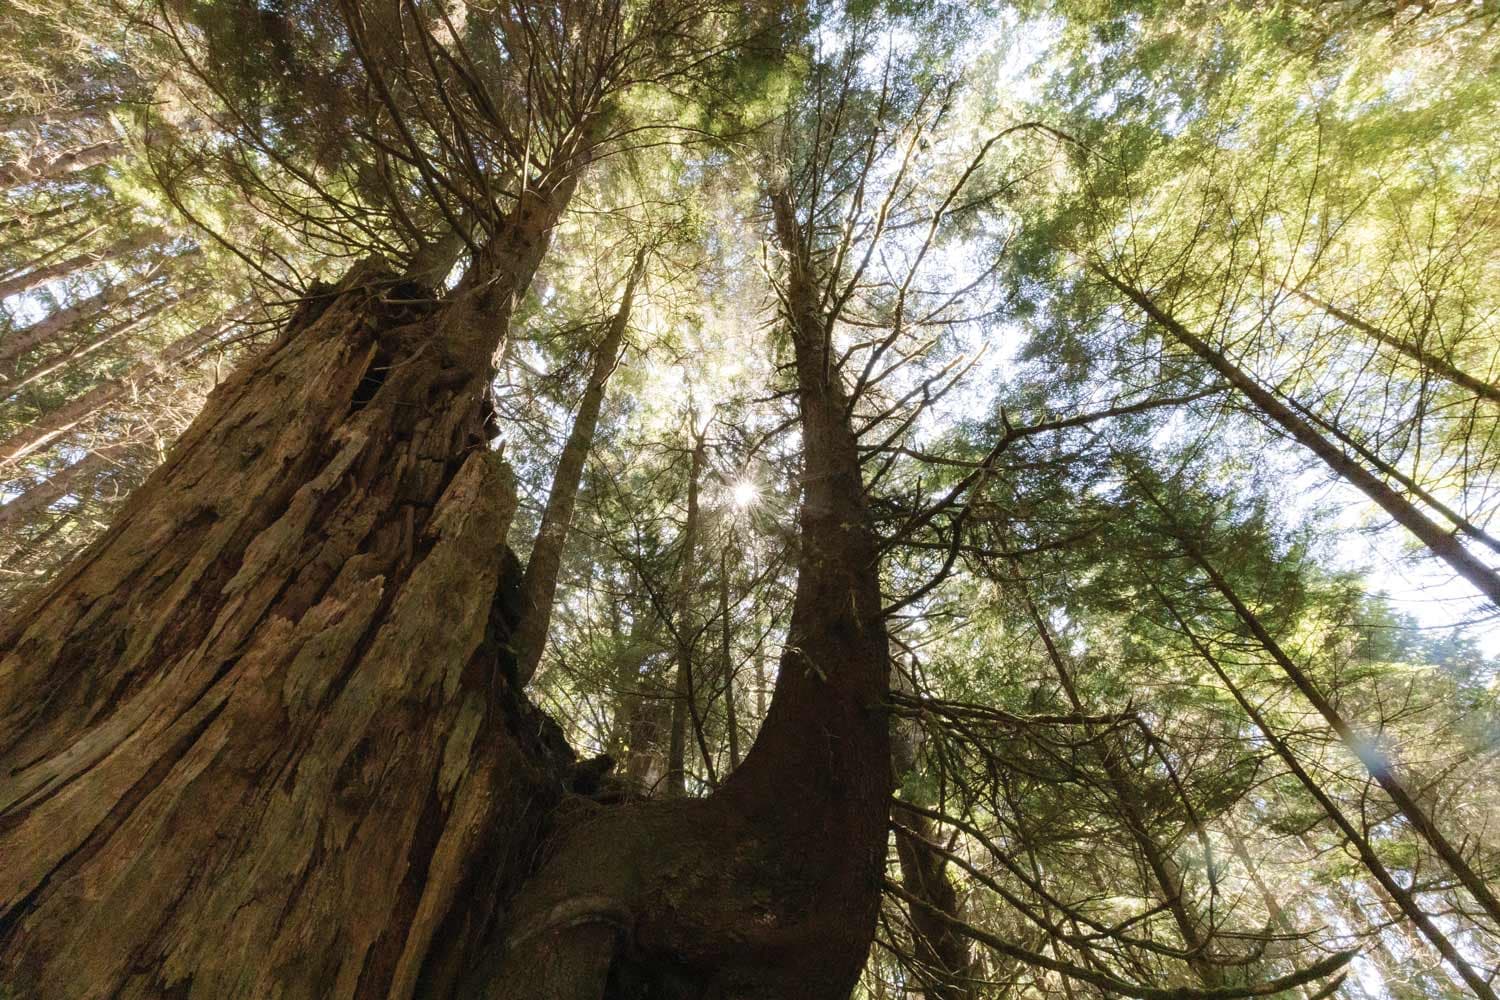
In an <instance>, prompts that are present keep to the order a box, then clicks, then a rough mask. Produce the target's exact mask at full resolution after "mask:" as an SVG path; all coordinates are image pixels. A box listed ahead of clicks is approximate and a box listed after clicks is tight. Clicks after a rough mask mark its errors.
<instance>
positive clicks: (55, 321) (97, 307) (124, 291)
mask: <svg viewBox="0 0 1500 1000" xmlns="http://www.w3.org/2000/svg"><path fill="white" fill-rule="evenodd" d="M143 283H144V282H124V283H121V284H118V285H106V286H105V287H104V288H103V289H101V290H100V291H98V292H95V293H94V294H93V295H90V296H89V297H88V298H86V299H83V300H81V301H78V302H75V303H73V304H72V305H70V306H65V307H64V308H62V309H58V310H56V311H55V312H52V313H49V314H48V315H46V316H43V317H42V318H41V319H39V320H37V321H36V322H35V323H33V324H31V325H30V326H28V327H26V328H25V329H22V330H15V331H13V332H12V333H11V334H10V336H8V337H6V338H5V340H4V341H0V368H10V367H13V366H14V365H15V363H16V362H17V361H20V360H21V358H22V357H23V356H25V354H26V353H27V352H29V351H32V350H34V349H35V348H37V347H39V346H41V345H42V344H45V343H46V342H47V341H49V340H51V339H53V338H54V337H56V336H57V335H58V334H59V333H62V332H63V331H64V330H67V329H69V328H70V327H72V326H73V325H74V324H75V323H79V322H81V321H83V320H87V319H92V318H93V317H94V316H96V315H98V314H99V313H101V312H103V311H104V310H105V309H107V308H109V307H110V306H113V305H114V304H115V303H117V302H120V301H123V300H124V299H125V298H127V297H128V296H129V295H130V293H131V292H133V291H134V290H135V289H136V288H137V287H139V285H140V284H143Z"/></svg>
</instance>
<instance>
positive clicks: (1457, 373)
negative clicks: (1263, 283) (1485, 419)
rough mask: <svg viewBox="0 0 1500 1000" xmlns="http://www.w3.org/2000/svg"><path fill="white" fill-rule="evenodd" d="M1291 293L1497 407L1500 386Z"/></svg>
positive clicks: (1312, 298) (1311, 298)
mask: <svg viewBox="0 0 1500 1000" xmlns="http://www.w3.org/2000/svg"><path fill="white" fill-rule="evenodd" d="M1293 294H1295V295H1296V296H1297V297H1298V298H1300V299H1302V300H1303V301H1304V302H1306V303H1308V304H1309V305H1313V306H1316V307H1317V308H1319V309H1321V310H1323V311H1324V312H1326V313H1327V314H1328V315H1330V316H1332V317H1333V318H1334V319H1337V320H1338V321H1339V322H1340V323H1343V324H1344V325H1345V326H1347V327H1350V328H1351V329H1355V330H1358V331H1359V332H1360V333H1363V334H1364V335H1365V336H1367V337H1369V338H1370V339H1371V340H1373V341H1375V342H1376V343H1377V344H1384V345H1385V346H1386V347H1389V348H1391V349H1393V350H1395V351H1396V352H1398V353H1400V354H1403V355H1405V356H1406V358H1407V359H1408V360H1411V361H1415V362H1416V363H1417V364H1418V365H1419V366H1421V367H1422V368H1424V369H1425V370H1427V371H1430V372H1432V373H1433V374H1435V375H1438V376H1440V377H1442V378H1444V379H1447V380H1448V381H1449V382H1452V383H1453V384H1454V385H1457V386H1461V387H1463V388H1465V389H1467V390H1469V391H1470V392H1472V393H1474V395H1476V396H1478V397H1479V398H1480V399H1483V400H1484V401H1485V402H1487V403H1491V404H1494V405H1500V386H1495V385H1492V384H1490V383H1489V382H1486V381H1484V380H1483V379H1480V378H1475V377H1474V376H1473V375H1470V374H1469V373H1467V372H1465V371H1463V370H1461V369H1460V368H1459V367H1458V366H1457V365H1454V364H1453V363H1452V362H1450V361H1447V360H1446V359H1444V358H1440V357H1438V356H1437V355H1436V354H1433V353H1432V352H1431V351H1428V350H1425V349H1424V348H1422V347H1421V346H1420V345H1418V344H1413V343H1411V342H1409V341H1407V340H1405V339H1403V338H1401V337H1397V336H1396V335H1394V334H1391V333H1387V332H1386V331H1384V330H1382V329H1380V327H1378V326H1376V325H1375V324H1373V323H1371V322H1369V321H1367V320H1363V319H1360V318H1359V317H1358V316H1356V315H1354V314H1353V313H1351V312H1349V311H1347V310H1345V309H1340V308H1339V307H1338V306H1336V305H1334V304H1333V303H1332V302H1325V301H1323V300H1322V299H1320V298H1318V297H1317V296H1315V295H1311V294H1309V293H1307V292H1304V291H1302V290H1301V289H1293Z"/></svg>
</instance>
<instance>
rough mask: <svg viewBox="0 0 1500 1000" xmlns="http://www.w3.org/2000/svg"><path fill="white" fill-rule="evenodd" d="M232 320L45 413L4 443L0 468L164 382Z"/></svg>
mask: <svg viewBox="0 0 1500 1000" xmlns="http://www.w3.org/2000/svg"><path fill="white" fill-rule="evenodd" d="M230 321H231V319H230V318H219V319H214V320H211V321H209V322H208V323H205V324H203V325H202V326H200V327H198V328H197V329H196V330H194V331H193V332H192V333H190V334H188V335H187V336H185V337H182V338H181V339H179V340H177V341H174V342H173V343H172V344H171V345H169V346H168V347H167V348H166V349H165V350H163V351H161V352H160V353H159V354H157V355H156V356H155V357H151V358H147V359H146V360H145V361H142V362H140V363H138V364H136V365H135V366H134V367H132V368H131V369H130V370H129V371H128V372H126V373H125V374H123V375H120V376H119V377H117V378H112V379H108V380H107V381H104V382H100V383H99V384H98V385H96V386H94V387H93V388H92V389H90V390H89V391H88V392H85V393H84V394H83V395H81V396H78V397H76V398H74V399H71V400H69V401H68V402H66V403H64V404H63V405H62V406H59V407H57V409H55V410H52V411H51V412H49V413H44V414H43V415H42V416H41V417H40V418H39V419H37V420H36V421H35V422H33V423H32V424H30V425H29V426H27V427H23V428H21V429H20V430H18V431H16V433H14V434H12V435H11V436H10V437H9V438H7V439H6V440H5V441H3V442H0V469H3V468H4V467H5V466H7V465H10V464H12V463H15V462H18V461H20V460H21V459H23V458H25V457H26V456H28V455H30V454H33V453H34V452H36V451H37V450H38V449H41V448H45V447H46V446H47V445H49V444H51V443H52V442H54V441H56V440H57V439H58V438H60V437H62V436H63V435H64V434H66V433H68V432H69V431H71V430H72V429H73V428H75V427H77V426H78V425H79V424H81V423H83V422H85V421H87V420H89V419H90V418H91V417H93V416H94V415H95V414H97V413H99V412H100V411H101V410H103V409H104V408H105V407H107V406H109V405H110V404H112V403H114V402H115V401H117V400H119V399H121V398H123V397H125V396H126V395H127V394H129V393H130V392H132V391H133V390H135V389H139V388H141V387H144V386H148V385H150V384H152V383H153V382H156V381H158V380H160V379H161V378H163V377H164V376H165V375H166V374H167V373H168V372H170V371H171V369H172V367H173V366H175V365H180V364H182V363H183V362H185V361H188V360H189V359H191V358H192V357H194V356H195V355H197V353H198V352H199V351H200V350H202V349H203V348H204V347H205V346H206V345H208V344H209V343H210V342H211V341H213V340H214V339H215V338H216V337H218V336H219V334H220V333H222V332H223V330H224V329H225V327H226V326H227V325H228V323H229V322H230ZM0 391H3V390H0Z"/></svg>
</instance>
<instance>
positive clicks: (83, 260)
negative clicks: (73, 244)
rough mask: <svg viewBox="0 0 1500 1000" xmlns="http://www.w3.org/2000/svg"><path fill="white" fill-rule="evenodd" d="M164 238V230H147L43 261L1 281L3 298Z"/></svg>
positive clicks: (0, 296) (0, 293)
mask: <svg viewBox="0 0 1500 1000" xmlns="http://www.w3.org/2000/svg"><path fill="white" fill-rule="evenodd" d="M159 239H161V233H160V232H158V231H156V230H154V229H153V230H147V231H146V232H143V233H138V234H137V235H135V236H126V237H123V238H121V239H118V240H116V241H115V242H113V243H111V244H110V245H109V246H107V247H105V248H103V249H102V250H94V251H90V252H87V253H79V254H74V255H73V256H71V257H66V258H64V259H62V260H59V261H54V262H53V263H51V264H42V265H39V266H37V267H34V268H31V269H30V270H28V271H26V272H25V273H24V274H17V275H13V276H11V277H9V278H6V279H5V280H3V281H0V298H5V297H7V296H10V295H20V294H21V293H22V292H29V291H31V290H32V289H33V288H37V287H39V286H41V285H45V284H46V283H47V282H49V281H55V280H56V279H58V278H65V277H67V276H68V275H70V274H73V273H75V272H77V271H81V270H83V269H84V268H86V267H92V266H93V265H95V264H100V263H103V262H104V261H107V260H114V259H115V258H117V257H123V256H125V255H127V254H132V253H135V252H136V251H137V250H140V249H141V248H142V247H145V246H148V245H149V244H151V243H153V242H155V241H156V240H159Z"/></svg>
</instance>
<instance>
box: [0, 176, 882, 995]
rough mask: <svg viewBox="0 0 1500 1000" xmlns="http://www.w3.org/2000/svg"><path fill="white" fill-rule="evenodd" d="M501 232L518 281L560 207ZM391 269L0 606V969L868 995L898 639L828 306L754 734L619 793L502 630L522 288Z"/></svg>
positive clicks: (160, 983) (121, 986)
mask: <svg viewBox="0 0 1500 1000" xmlns="http://www.w3.org/2000/svg"><path fill="white" fill-rule="evenodd" d="M564 200H565V199H564ZM539 218H540V216H539ZM551 218H552V219H555V218H556V216H555V213H554V214H553V215H551ZM544 221H545V220H544ZM541 232H542V233H545V227H544V228H542V230H541ZM512 236H513V237H514V239H512V242H513V243H514V244H515V245H514V246H513V247H511V248H510V249H508V250H507V249H505V248H501V249H500V250H497V251H496V252H495V254H494V256H493V258H492V260H493V261H498V262H504V261H505V260H507V259H508V260H509V261H510V264H509V267H508V271H509V273H510V274H512V275H516V274H523V275H525V276H526V277H528V278H529V273H530V272H529V270H527V269H526V267H525V265H526V264H528V263H530V264H531V265H532V266H533V267H534V261H535V260H537V259H539V257H540V254H541V252H542V248H543V247H544V246H545V239H544V238H542V237H539V236H538V234H537V231H536V227H533V226H518V229H517V232H516V233H515V234H511V235H509V236H507V239H511V238H512ZM502 251H503V252H502ZM507 255H508V257H507ZM494 266H495V268H496V272H494V273H499V272H498V267H499V264H495V265H494ZM398 282H399V279H397V278H396V276H395V275H393V274H391V273H390V272H389V271H385V270H382V269H380V268H379V267H376V266H361V267H360V268H358V269H356V270H355V271H354V272H353V273H351V274H350V275H349V276H348V277H347V278H346V279H345V281H344V282H343V283H342V284H341V285H340V287H339V288H338V289H337V290H336V291H333V292H330V293H328V294H325V295H321V296H318V297H315V298H314V299H312V300H310V301H309V302H308V303H306V304H305V305H304V306H303V307H302V308H301V310H300V311H299V314H298V315H297V316H295V317H294V318H293V319H292V320H291V322H290V323H289V324H288V326H287V328H286V330H285V333H284V335H283V337H282V338H281V339H280V340H279V341H278V343H277V344H275V345H274V346H273V347H272V348H271V349H270V350H269V351H268V353H267V354H266V355H264V356H263V357H262V358H261V359H259V361H258V362H256V363H255V364H253V365H251V366H249V367H248V368H246V369H245V370H244V371H242V372H241V373H239V374H237V375H235V376H234V377H232V378H231V379H230V380H229V381H227V382H226V383H225V384H224V385H222V386H221V387H220V388H219V389H217V390H216V391H215V392H214V393H213V394H212V396H211V397H210V400H209V402H208V404H207V406H206V407H205V409H204V411H203V413H202V415H201V416H200V417H199V419H198V420H197V421H196V422H195V423H194V425H193V427H192V428H190V430H189V431H188V432H187V434H186V435H185V436H184V438H183V439H182V441H181V442H180V443H179V444H178V446H177V447H176V449H175V450H174V452H173V454H172V455H171V457H170V458H169V459H168V461H167V463H166V464H165V465H164V466H163V467H162V468H160V469H158V470H157V472H156V473H154V474H153V475H152V477H151V478H150V479H149V480H148V482H147V483H146V485H145V486H143V487H142V488H141V489H140V490H139V491H138V492H137V493H136V495H135V496H134V497H133V498H132V499H131V500H130V501H129V502H128V503H127V505H126V507H125V510H124V511H123V513H122V514H121V516H120V517H119V519H118V520H117V521H116V523H115V524H114V525H113V526H112V527H111V528H110V530H109V531H108V532H107V533H106V535H105V536H104V537H103V538H102V539H101V540H99V541H98V542H96V543H95V544H94V545H93V546H91V547H90V548H89V549H88V550H87V551H86V552H85V553H84V554H83V555H82V556H80V557H79V559H77V560H76V561H75V562H74V563H73V564H72V565H71V566H69V567H68V568H67V569H66V570H65V571H64V572H63V573H62V574H61V575H60V576H59V577H58V579H57V580H56V581H54V582H53V583H52V584H51V585H50V586H49V587H48V588H46V589H45V590H44V591H42V592H41V593H39V594H38V595H36V596H35V597H34V598H33V599H32V601H31V602H30V603H29V605H28V606H26V607H24V608H22V609H21V610H20V612H19V614H17V615H16V616H14V617H13V618H12V619H11V620H9V621H8V622H6V623H5V624H4V625H3V626H0V856H3V857H4V858H5V864H4V866H3V867H0V982H4V983H6V984H7V985H8V986H9V987H10V988H11V989H12V990H13V991H17V992H19V993H20V995H23V996H28V997H33V996H34V997H38V998H42V1000H51V998H68V1000H74V998H79V997H103V996H123V997H165V996H171V997H212V998H216V1000H217V998H237V997H246V998H249V997H255V998H259V997H277V996H282V997H330V998H344V997H350V998H353V997H403V998H404V997H412V996H419V995H420V996H433V997H446V996H464V997H503V998H517V1000H521V998H524V1000H534V998H538V997H547V998H558V1000H569V998H577V1000H602V998H604V997H632V996H652V997H673V998H689V997H691V998H704V1000H707V998H710V997H713V998H729V997H735V998H744V1000H771V998H776V1000H838V998H843V997H845V996H847V995H848V992H849V990H850V989H851V988H852V986H853V984H854V982H855V980H856V979H857V977H858V974H859V970H860V968H861V967H862V965H863V962H864V959H865V955H866V951H867V949H868V947H869V943H870V941H871V939H872V937H873V933H874V926H875V917H876V911H877V908H878V903H879V893H880V875H881V865H882V861H883V858H884V853H885V844H886V811H887V807H888V799H889V793H890V766H889V761H890V756H889V754H890V749H889V741H888V734H887V732H886V728H887V713H886V711H885V709H884V706H883V695H884V691H885V679H886V673H887V669H888V663H887V650H886V639H885V632H884V628H883V625H882V623H881V617H880V608H881V604H880V594H879V589H878V577H877V573H876V566H877V564H876V550H875V541H874V536H873V532H872V531H871V530H870V527H869V517H868V513H867V511H866V510H865V507H864V498H863V493H862V490H861V488H860V481H859V469H858V460H857V455H856V452H855V448H854V440H853V437H852V434H851V433H850V431H849V428H848V424H847V420H846V418H845V402H844V399H843V397H842V395H841V394H840V393H839V392H838V390H837V387H836V386H833V385H830V384H829V382H828V380H827V379H826V377H825V375H824V368H823V365H822V362H821V355H820V354H818V355H817V356H816V358H815V357H814V352H813V351H812V349H811V348H807V349H804V346H803V345H804V343H807V344H810V343H812V340H813V339H814V338H813V337H808V336H805V335H804V336H799V339H798V343H799V346H798V352H797V353H798V370H799V383H800V385H801V395H802V397H803V398H802V405H803V419H804V425H805V427H806V428H807V430H806V432H805V441H806V469H807V472H806V484H805V495H804V500H803V507H802V514H801V521H802V530H803V535H804V538H805V539H806V542H805V544H804V547H803V551H802V554H801V563H800V566H799V572H800V576H799V582H798V590H797V596H796V600H795V603H794V609H793V613H792V617H791V620H790V623H789V633H788V634H789V639H788V643H787V649H786V652H785V654H784V656H783V659H782V666H781V682H780V684H779V685H778V688H777V691H776V695H775V697H774V698H773V700H772V703H771V706H770V710H769V713H768V717H767V720H766V723H765V726H764V727H763V729H762V735H761V738H760V739H759V740H758V741H757V742H756V744H755V746H754V747H753V748H752V749H751V750H750V752H749V754H748V755H747V757H746V759H745V761H744V763H743V765H742V766H741V767H740V768H739V769H738V770H736V771H735V772H734V774H733V775H731V777H730V779H729V781H728V782H727V783H726V784H725V785H724V786H723V787H722V788H721V789H720V791H719V792H717V793H716V794H715V795H713V796H712V797H710V798H708V799H700V800H687V799H683V800H674V801H656V802H641V801H636V802H627V803H625V804H622V805H612V806H605V805H602V804H600V803H598V802H595V801H594V800H592V799H589V798H587V797H585V796H583V795H580V794H577V793H575V792H573V791H571V790H570V783H571V780H572V778H571V775H572V770H571V768H572V759H571V752H570V751H569V750H568V748H567V747H566V744H565V743H563V741H562V740H561V737H560V735H559V734H558V733H559V731H558V729H557V727H556V726H555V724H553V723H551V722H550V720H548V719H546V717H545V716H543V715H542V714H541V713H539V712H538V711H536V710H535V709H534V708H532V707H531V706H530V705H529V704H528V703H527V702H526V700H525V698H524V696H523V694H522V693H521V690H520V685H519V684H518V682H517V681H518V678H517V676H516V673H515V667H514V662H513V661H512V660H511V659H510V658H509V654H508V648H509V640H510V637H511V634H512V633H513V630H514V628H515V625H516V619H517V617H518V611H517V606H518V600H517V590H518V581H519V577H520V568H519V565H518V564H517V562H516V560H515V559H514V556H513V555H512V554H511V553H510V552H509V551H508V550H507V549H506V548H505V546H504V542H503V539H504V537H505V532H506V528H507V525H508V522H509V519H510V516H511V511H512V508H513V506H514V501H513V495H512V492H511V489H510V487H509V484H508V474H507V471H506V469H505V467H504V466H503V465H502V463H500V461H499V460H498V459H497V458H496V456H495V455H494V454H493V453H491V452H489V451H488V450H487V448H486V441H487V439H488V438H489V436H490V435H489V430H488V429H487V428H486V425H485V421H486V418H487V416H488V412H489V411H488V406H487V404H486V403H485V399H484V392H485V387H486V385H487V382H488V377H489V371H488V366H487V365H486V364H483V363H481V362H484V361H487V359H488V357H489V356H490V355H491V354H492V353H493V350H494V337H495V336H497V335H500V334H503V331H504V329H505V327H506V325H507V324H508V320H509V310H510V308H511V307H512V306H513V304H514V300H515V296H516V295H517V294H519V290H520V289H521V288H523V287H524V284H520V283H518V282H516V281H514V280H511V281H506V282H490V283H488V284H486V283H483V282H476V283H474V284H473V285H472V286H471V287H470V290H469V291H468V293H467V294H463V295H461V296H460V298H458V299H457V300H456V301H455V302H452V303H444V304H435V303H432V302H431V296H430V294H429V293H427V291H426V290H425V289H419V288H414V287H406V286H403V285H400V284H399V283H398ZM463 288H464V286H461V287H460V290H461V292H462V291H463ZM424 302H425V303H427V304H423V303H424ZM414 303H415V304H414ZM496 330H498V331H499V332H500V333H499V334H496V333H495V332H494V331H496Z"/></svg>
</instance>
